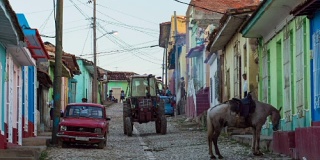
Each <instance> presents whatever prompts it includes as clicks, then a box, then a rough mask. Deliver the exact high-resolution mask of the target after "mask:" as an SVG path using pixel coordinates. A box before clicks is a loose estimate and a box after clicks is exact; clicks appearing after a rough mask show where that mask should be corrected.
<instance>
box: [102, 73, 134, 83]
mask: <svg viewBox="0 0 320 160" xmlns="http://www.w3.org/2000/svg"><path fill="white" fill-rule="evenodd" d="M107 75H108V81H109V80H128V79H129V77H130V76H132V75H137V73H134V72H120V71H108V72H107Z"/></svg>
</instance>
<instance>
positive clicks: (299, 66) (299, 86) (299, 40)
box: [296, 21, 305, 117]
mask: <svg viewBox="0 0 320 160" xmlns="http://www.w3.org/2000/svg"><path fill="white" fill-rule="evenodd" d="M298 23H299V24H298V25H297V30H296V107H297V111H298V113H299V114H298V116H299V117H302V116H303V108H304V95H305V94H304V29H303V25H301V23H302V22H301V21H300V22H298Z"/></svg>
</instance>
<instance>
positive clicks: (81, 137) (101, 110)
mask: <svg viewBox="0 0 320 160" xmlns="http://www.w3.org/2000/svg"><path fill="white" fill-rule="evenodd" d="M109 120H110V118H108V117H107V115H106V109H105V107H104V106H103V105H100V104H96V103H72V104H68V105H67V107H66V109H65V112H64V114H63V118H62V120H61V122H60V123H59V130H58V133H57V137H58V138H59V142H60V143H61V145H62V147H66V146H68V145H69V144H70V143H76V144H97V145H98V148H99V149H103V148H104V147H105V146H106V142H107V133H108V130H109Z"/></svg>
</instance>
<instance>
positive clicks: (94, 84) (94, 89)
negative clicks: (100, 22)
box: [92, 0, 98, 103]
mask: <svg viewBox="0 0 320 160" xmlns="http://www.w3.org/2000/svg"><path fill="white" fill-rule="evenodd" d="M96 7H97V5H96V0H93V26H92V28H93V81H92V102H93V103H97V92H98V89H97V88H98V82H97V81H98V72H97V30H96V27H97V25H96Z"/></svg>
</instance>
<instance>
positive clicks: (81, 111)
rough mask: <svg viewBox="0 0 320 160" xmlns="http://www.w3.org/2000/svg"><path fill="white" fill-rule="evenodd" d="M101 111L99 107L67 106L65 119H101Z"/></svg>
mask: <svg viewBox="0 0 320 160" xmlns="http://www.w3.org/2000/svg"><path fill="white" fill-rule="evenodd" d="M102 113H103V111H102V108H100V107H94V106H68V107H67V109H66V112H65V117H88V118H103V114H102Z"/></svg>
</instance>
